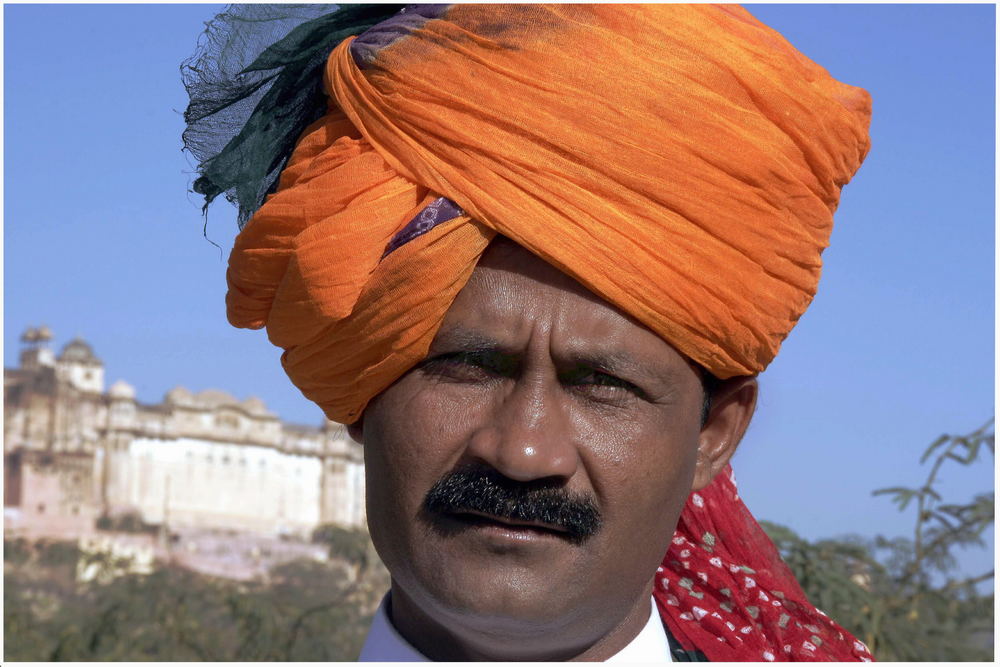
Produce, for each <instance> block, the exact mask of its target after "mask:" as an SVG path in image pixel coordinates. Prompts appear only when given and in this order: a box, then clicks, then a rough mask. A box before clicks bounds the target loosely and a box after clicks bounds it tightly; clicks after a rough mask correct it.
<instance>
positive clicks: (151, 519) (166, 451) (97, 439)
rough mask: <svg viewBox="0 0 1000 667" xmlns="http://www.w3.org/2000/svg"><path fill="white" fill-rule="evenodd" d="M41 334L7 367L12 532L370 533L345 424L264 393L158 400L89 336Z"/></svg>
mask: <svg viewBox="0 0 1000 667" xmlns="http://www.w3.org/2000/svg"><path fill="white" fill-rule="evenodd" d="M51 339H52V334H51V332H50V331H48V329H47V328H45V327H38V328H30V329H28V330H27V331H26V332H25V333H24V335H23V336H22V337H21V341H22V343H23V349H22V350H21V355H20V363H19V366H18V367H17V368H5V369H4V434H3V435H4V529H5V533H6V534H7V535H11V534H34V535H44V534H57V535H71V534H76V535H81V534H86V533H89V532H92V530H93V527H94V525H95V522H97V521H98V519H102V520H104V521H113V520H115V518H116V517H118V518H120V517H132V518H133V519H134V520H139V519H141V522H142V523H143V524H148V525H152V526H161V527H163V526H166V525H169V526H170V528H171V529H173V528H189V529H226V530H235V531H246V532H252V533H259V534H262V535H271V536H289V535H296V536H301V537H307V536H308V535H309V533H310V532H311V531H312V530H313V529H314V528H315V527H316V526H319V525H321V524H328V523H333V524H338V525H340V526H343V527H346V528H364V526H365V508H364V464H363V459H362V452H361V447H360V445H358V444H357V443H355V442H354V441H352V440H351V439H350V438H349V437H348V435H347V433H346V430H345V429H344V427H343V426H341V425H339V424H334V423H333V422H326V423H324V424H322V425H320V426H317V427H307V426H300V425H295V424H290V423H287V422H284V421H282V420H281V419H279V418H278V417H277V416H276V415H275V414H273V413H271V412H269V411H268V409H267V407H266V406H265V405H264V403H263V402H262V401H261V400H260V399H257V398H247V399H245V400H242V401H241V400H238V399H237V398H235V397H233V396H231V395H230V394H228V393H226V392H224V391H219V390H215V389H207V390H204V391H199V392H192V391H189V390H187V389H185V388H183V387H176V388H174V389H172V390H170V391H168V392H167V393H166V395H165V396H164V397H163V400H162V401H161V402H159V403H155V404H147V403H143V402H141V401H139V400H137V399H136V393H135V390H134V389H133V387H132V386H130V385H129V384H128V383H126V382H125V381H123V380H119V381H117V382H115V383H114V384H112V385H111V386H110V387H108V388H107V389H106V388H105V377H104V365H103V364H102V362H101V361H100V359H98V358H97V356H96V355H95V354H94V351H93V349H92V348H91V346H90V345H89V344H88V343H86V342H85V341H83V340H81V339H80V338H76V339H74V340H71V341H70V342H69V343H67V344H66V345H65V346H64V347H63V348H62V350H61V351H60V352H59V354H58V355H56V354H54V353H53V351H52V350H51V349H50V347H49V343H50V341H51Z"/></svg>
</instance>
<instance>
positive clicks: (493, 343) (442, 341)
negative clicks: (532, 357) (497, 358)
mask: <svg viewBox="0 0 1000 667" xmlns="http://www.w3.org/2000/svg"><path fill="white" fill-rule="evenodd" d="M431 347H432V349H440V348H447V349H451V350H461V351H463V352H500V353H503V354H511V355H513V354H515V353H516V351H515V350H514V349H512V348H510V347H509V346H504V345H503V344H502V343H500V341H498V340H497V339H495V338H493V337H492V336H489V335H487V334H484V333H482V332H479V331H473V330H471V329H465V328H463V327H454V328H452V329H448V330H447V331H441V332H439V334H438V336H437V337H435V339H434V342H433V343H432V344H431Z"/></svg>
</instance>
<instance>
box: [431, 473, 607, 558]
mask: <svg viewBox="0 0 1000 667" xmlns="http://www.w3.org/2000/svg"><path fill="white" fill-rule="evenodd" d="M424 508H425V509H426V510H427V511H429V512H431V513H434V514H458V513H462V512H479V513H482V514H487V515H490V516H495V517H497V518H500V519H512V520H515V521H530V522H540V523H544V524H546V525H549V526H557V527H559V528H561V529H563V530H565V531H566V533H567V537H569V538H570V539H571V540H572V541H574V542H582V541H583V540H585V539H587V538H589V537H591V536H593V535H594V534H595V533H597V531H598V530H599V529H600V527H601V514H600V512H599V511H598V510H597V506H596V504H595V503H594V500H593V499H592V498H591V497H590V496H588V495H586V494H574V493H570V492H568V491H566V490H565V489H563V488H562V487H561V485H558V484H553V483H550V482H544V481H540V482H527V483H525V482H517V481H514V480H512V479H510V478H509V477H505V476H504V475H502V474H500V473H499V472H497V471H496V470H493V469H492V468H487V467H484V466H475V465H471V466H466V467H463V468H459V469H457V470H455V471H453V472H451V473H449V474H448V475H446V476H445V477H442V478H441V479H440V480H439V481H438V482H437V483H436V484H435V485H434V486H433V487H431V490H430V491H428V492H427V497H426V498H424Z"/></svg>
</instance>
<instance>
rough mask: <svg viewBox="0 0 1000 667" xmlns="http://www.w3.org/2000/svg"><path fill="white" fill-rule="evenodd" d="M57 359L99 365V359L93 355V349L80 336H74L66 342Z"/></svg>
mask: <svg viewBox="0 0 1000 667" xmlns="http://www.w3.org/2000/svg"><path fill="white" fill-rule="evenodd" d="M59 361H66V362H72V363H77V364H87V365H91V366H100V365H101V361H100V359H98V358H97V357H96V356H95V355H94V349H93V348H92V347H90V344H89V343H87V341H85V340H83V339H82V338H74V339H73V340H71V341H70V342H68V343H66V345H65V346H64V347H63V349H62V352H60V353H59Z"/></svg>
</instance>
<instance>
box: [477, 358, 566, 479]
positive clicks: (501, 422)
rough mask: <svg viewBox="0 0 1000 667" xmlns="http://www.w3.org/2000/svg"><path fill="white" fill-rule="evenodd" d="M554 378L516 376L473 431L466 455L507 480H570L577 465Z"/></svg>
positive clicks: (559, 393)
mask: <svg viewBox="0 0 1000 667" xmlns="http://www.w3.org/2000/svg"><path fill="white" fill-rule="evenodd" d="M561 394H562V390H561V387H560V386H559V385H558V382H546V381H545V380H541V379H533V380H529V379H527V378H519V379H518V381H517V383H516V385H515V386H514V388H513V389H512V391H511V392H510V393H509V394H507V395H506V396H504V397H503V398H502V399H500V400H501V401H502V402H501V403H499V404H498V405H496V406H495V408H494V410H493V411H492V412H491V413H490V414H489V417H488V422H487V423H484V424H481V425H480V426H479V428H478V430H476V431H475V432H474V433H473V435H472V437H471V439H470V441H469V445H468V448H467V454H468V455H469V456H470V457H471V458H473V459H477V460H479V461H482V462H483V463H486V464H487V465H489V466H491V467H493V468H494V469H496V470H497V472H500V473H501V474H503V475H505V476H507V477H509V478H510V479H513V480H517V481H520V482H529V481H533V480H538V479H544V478H548V477H559V478H563V479H569V478H570V477H572V476H573V474H574V473H575V472H576V470H577V466H578V465H579V451H578V448H577V443H576V441H575V438H574V433H573V431H574V429H573V428H572V423H571V422H572V419H571V415H570V413H569V406H568V405H567V404H566V403H565V397H564V396H562V395H561Z"/></svg>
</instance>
